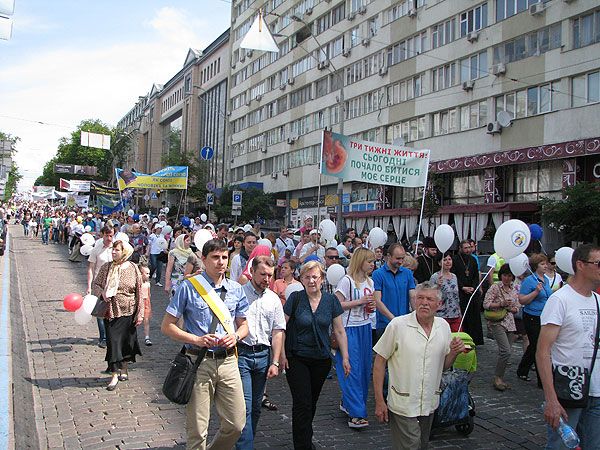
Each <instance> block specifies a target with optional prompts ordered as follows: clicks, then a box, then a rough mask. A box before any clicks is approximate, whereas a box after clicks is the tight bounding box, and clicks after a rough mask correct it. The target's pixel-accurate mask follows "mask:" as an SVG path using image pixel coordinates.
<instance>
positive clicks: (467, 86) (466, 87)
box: [462, 80, 475, 91]
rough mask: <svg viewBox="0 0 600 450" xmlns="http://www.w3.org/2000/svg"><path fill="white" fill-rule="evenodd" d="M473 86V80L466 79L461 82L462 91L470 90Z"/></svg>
mask: <svg viewBox="0 0 600 450" xmlns="http://www.w3.org/2000/svg"><path fill="white" fill-rule="evenodd" d="M474 87H475V80H467V81H465V82H464V83H463V84H462V88H463V91H472V90H473V88H474Z"/></svg>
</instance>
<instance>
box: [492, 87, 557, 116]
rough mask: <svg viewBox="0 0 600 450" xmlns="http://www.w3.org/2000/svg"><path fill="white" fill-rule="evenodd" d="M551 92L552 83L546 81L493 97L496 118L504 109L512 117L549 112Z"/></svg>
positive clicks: (550, 108)
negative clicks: (545, 82)
mask: <svg viewBox="0 0 600 450" xmlns="http://www.w3.org/2000/svg"><path fill="white" fill-rule="evenodd" d="M552 92H553V86H552V83H548V84H543V85H540V86H532V87H529V88H527V89H522V90H520V91H517V92H511V93H509V94H504V95H500V96H498V97H496V98H495V101H496V118H497V117H498V113H499V112H500V111H506V112H507V113H509V114H510V115H511V117H512V118H513V119H520V118H522V117H528V116H535V115H537V114H543V113H547V112H550V111H552Z"/></svg>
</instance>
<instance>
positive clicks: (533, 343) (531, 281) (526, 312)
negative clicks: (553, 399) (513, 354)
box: [517, 253, 552, 388]
mask: <svg viewBox="0 0 600 450" xmlns="http://www.w3.org/2000/svg"><path fill="white" fill-rule="evenodd" d="M547 266H548V258H547V257H546V255H544V254H542V253H534V254H533V255H531V256H530V257H529V267H530V268H531V271H532V272H533V273H532V274H531V275H529V276H528V277H527V278H525V279H524V280H523V282H522V283H521V290H520V292H519V303H521V305H524V307H523V323H524V325H525V331H526V332H527V337H528V338H529V346H528V347H527V350H526V351H525V353H524V354H523V357H522V358H521V362H520V363H519V368H518V369H517V376H518V377H519V378H520V379H521V380H523V381H530V378H529V370H530V369H531V366H532V365H533V363H535V352H536V351H537V341H538V337H539V335H540V328H541V325H540V316H541V315H542V311H543V309H544V306H545V305H546V302H547V301H548V298H549V297H550V296H551V295H552V290H551V289H550V283H549V282H548V278H546V277H545V273H546V269H547ZM537 379H538V386H539V387H540V388H541V387H542V381H541V380H540V377H539V375H538V376H537Z"/></svg>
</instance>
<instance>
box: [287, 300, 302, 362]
mask: <svg viewBox="0 0 600 450" xmlns="http://www.w3.org/2000/svg"><path fill="white" fill-rule="evenodd" d="M301 293H302V292H298V291H296V292H293V293H292V295H290V299H291V300H292V313H291V314H290V318H289V320H288V323H287V324H286V326H285V355H286V357H287V358H289V357H290V356H293V355H294V342H296V309H297V308H298V303H300V295H301ZM288 301H289V299H288Z"/></svg>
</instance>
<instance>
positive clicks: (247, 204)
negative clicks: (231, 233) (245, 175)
mask: <svg viewBox="0 0 600 450" xmlns="http://www.w3.org/2000/svg"><path fill="white" fill-rule="evenodd" d="M234 190H241V191H242V192H243V196H242V215H241V216H240V217H239V218H238V220H239V221H242V222H248V221H251V220H256V219H258V218H262V219H272V218H273V216H274V214H273V205H274V204H275V200H274V198H273V195H272V194H265V193H264V192H263V191H261V190H260V189H256V188H250V189H240V188H238V187H236V186H229V185H228V186H225V187H224V188H223V190H222V191H221V195H220V197H219V200H218V202H217V204H216V205H215V206H214V208H213V210H214V212H215V214H216V215H217V217H218V218H219V219H220V220H223V219H225V218H226V217H231V200H232V198H231V197H232V193H233V191H234Z"/></svg>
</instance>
